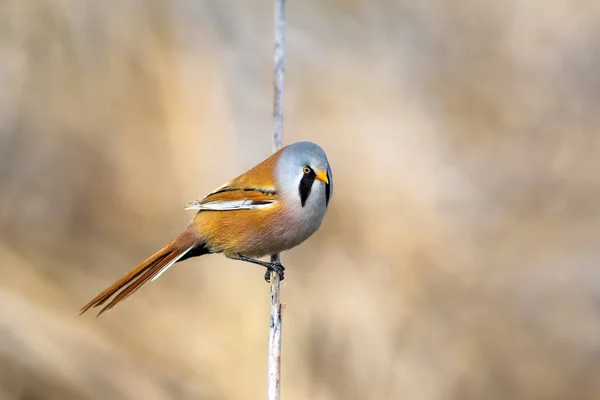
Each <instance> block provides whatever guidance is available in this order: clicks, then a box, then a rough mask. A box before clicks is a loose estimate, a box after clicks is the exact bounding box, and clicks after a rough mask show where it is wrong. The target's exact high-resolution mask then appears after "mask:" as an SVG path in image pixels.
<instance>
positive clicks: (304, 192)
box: [299, 169, 317, 207]
mask: <svg viewBox="0 0 600 400" xmlns="http://www.w3.org/2000/svg"><path fill="white" fill-rule="evenodd" d="M316 177H317V174H315V171H313V170H312V169H311V170H310V173H308V174H304V176H303V177H302V179H301V180H300V187H299V191H300V202H301V203H302V207H304V205H305V204H306V199H308V195H309V194H310V190H311V189H312V185H313V183H314V181H315V178H316Z"/></svg>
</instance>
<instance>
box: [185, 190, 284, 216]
mask: <svg viewBox="0 0 600 400" xmlns="http://www.w3.org/2000/svg"><path fill="white" fill-rule="evenodd" d="M277 198H278V196H277V191H276V190H275V189H273V188H261V187H245V186H237V185H232V186H228V185H225V186H222V187H220V188H218V189H216V190H215V191H213V192H211V193H209V194H208V195H207V196H206V197H204V198H202V199H200V200H196V201H193V202H191V203H189V204H187V205H186V206H185V209H186V210H212V211H229V210H254V209H257V208H263V207H268V206H270V205H271V204H273V203H275V202H276V201H277Z"/></svg>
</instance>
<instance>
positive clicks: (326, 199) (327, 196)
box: [325, 183, 331, 207]
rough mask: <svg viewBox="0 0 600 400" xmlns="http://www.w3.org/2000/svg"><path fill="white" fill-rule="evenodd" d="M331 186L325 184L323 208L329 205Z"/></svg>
mask: <svg viewBox="0 0 600 400" xmlns="http://www.w3.org/2000/svg"><path fill="white" fill-rule="evenodd" d="M330 190H331V186H330V184H329V183H326V184H325V207H327V206H328V205H329V194H330Z"/></svg>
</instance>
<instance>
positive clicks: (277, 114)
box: [267, 0, 285, 400]
mask: <svg viewBox="0 0 600 400" xmlns="http://www.w3.org/2000/svg"><path fill="white" fill-rule="evenodd" d="M284 44H285V0H275V47H274V54H273V55H274V57H273V62H274V65H273V67H274V73H275V79H274V81H273V88H274V91H275V98H274V102H273V118H274V120H275V127H274V131H273V152H275V151H277V150H279V149H281V146H282V143H283V73H284V55H285V53H284ZM271 262H279V254H274V255H272V256H271ZM270 302H271V318H270V325H269V372H268V388H267V393H268V399H269V400H279V399H280V386H281V376H280V375H281V328H282V320H281V312H282V310H283V309H282V306H281V300H280V285H279V274H278V273H276V272H271V288H270Z"/></svg>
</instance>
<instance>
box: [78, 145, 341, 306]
mask: <svg viewBox="0 0 600 400" xmlns="http://www.w3.org/2000/svg"><path fill="white" fill-rule="evenodd" d="M332 196H333V176H332V173H331V166H330V165H329V161H328V159H327V155H326V154H325V151H324V150H323V149H322V148H321V147H320V146H319V145H317V144H315V143H313V142H307V141H304V142H296V143H292V144H290V145H288V146H285V147H283V148H282V149H280V150H278V151H277V152H275V153H273V154H272V155H271V156H270V157H268V158H267V159H265V160H264V161H262V162H260V163H259V164H257V165H256V166H254V167H253V168H251V169H250V170H248V171H246V172H245V173H243V174H241V175H239V176H238V177H237V178H234V179H232V180H231V181H229V182H227V183H225V184H224V185H222V186H219V187H218V188H216V189H215V190H213V191H212V192H210V193H208V194H207V195H206V196H204V197H202V198H200V199H198V200H195V201H193V202H191V203H188V204H187V205H186V206H185V207H184V210H197V212H196V214H195V215H194V217H193V218H192V220H191V221H190V222H189V223H188V225H187V226H186V227H185V228H184V229H183V231H181V233H179V234H178V235H176V236H175V237H174V238H173V239H172V240H171V241H170V242H169V243H167V244H166V245H165V246H164V247H163V248H161V249H160V250H158V251H157V252H156V253H154V254H153V255H151V256H150V257H148V258H147V259H146V260H144V261H143V262H142V263H140V264H139V265H138V266H137V267H135V268H133V269H132V270H131V271H129V272H128V273H127V274H125V275H124V276H123V277H122V278H120V279H119V280H117V281H116V282H115V283H113V284H112V285H111V286H109V287H108V288H106V289H105V290H104V291H102V292H101V293H100V294H98V295H97V296H96V297H94V298H93V299H92V300H91V301H90V302H89V303H87V304H86V305H85V306H84V307H82V308H81V309H80V313H79V315H81V314H83V313H85V312H86V311H88V310H89V309H90V308H92V307H100V306H102V305H104V304H105V303H107V302H108V303H107V304H106V305H105V306H104V307H103V308H102V309H101V310H100V312H99V313H98V314H97V317H99V316H100V315H102V314H103V313H105V312H107V311H109V310H110V309H112V308H113V307H114V306H115V305H117V304H118V303H120V302H122V301H124V300H125V299H127V298H128V297H129V296H131V295H132V294H133V293H135V292H136V291H137V290H138V289H139V288H140V287H142V286H143V285H144V284H145V283H147V282H148V281H154V280H156V279H157V278H158V277H159V276H161V275H162V274H163V273H164V272H165V271H166V270H168V269H169V268H170V267H171V266H173V265H174V264H176V263H179V262H182V261H184V260H187V259H189V258H193V257H199V256H203V255H206V254H215V253H220V254H222V255H224V256H225V257H227V258H229V259H233V260H239V261H244V262H249V263H253V264H258V265H261V266H263V267H265V268H266V269H267V270H266V273H265V280H266V281H267V282H269V279H270V272H271V271H275V272H277V273H278V274H279V276H280V279H281V280H283V279H284V271H285V267H284V266H283V265H281V263H280V262H267V261H262V260H260V259H259V258H261V257H264V256H267V255H273V254H277V253H281V252H283V251H286V250H289V249H291V248H294V247H296V246H298V245H299V244H301V243H302V242H304V241H305V240H306V239H308V238H309V237H310V236H311V235H312V234H314V233H315V232H316V231H317V229H319V227H320V225H321V222H322V221H323V218H324V216H325V213H326V211H327V209H328V207H329V203H330V200H331V198H332ZM113 296H114V297H113ZM111 298H112V299H111ZM109 300H110V301H109Z"/></svg>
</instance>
